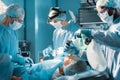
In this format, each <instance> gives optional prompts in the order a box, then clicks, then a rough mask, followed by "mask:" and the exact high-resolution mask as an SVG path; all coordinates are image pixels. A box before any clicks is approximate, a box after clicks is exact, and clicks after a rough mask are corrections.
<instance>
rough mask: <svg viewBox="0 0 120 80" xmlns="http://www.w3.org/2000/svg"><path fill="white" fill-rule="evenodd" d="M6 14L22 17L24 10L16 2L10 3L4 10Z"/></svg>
mask: <svg viewBox="0 0 120 80" xmlns="http://www.w3.org/2000/svg"><path fill="white" fill-rule="evenodd" d="M6 15H7V16H10V17H16V18H24V16H25V12H24V9H23V8H22V7H20V6H19V5H17V4H11V5H10V6H8V8H7V10H6Z"/></svg>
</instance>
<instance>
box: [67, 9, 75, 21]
mask: <svg viewBox="0 0 120 80" xmlns="http://www.w3.org/2000/svg"><path fill="white" fill-rule="evenodd" d="M69 14H70V16H71V18H72V20H73V22H74V23H76V17H75V15H74V13H73V11H71V10H69Z"/></svg>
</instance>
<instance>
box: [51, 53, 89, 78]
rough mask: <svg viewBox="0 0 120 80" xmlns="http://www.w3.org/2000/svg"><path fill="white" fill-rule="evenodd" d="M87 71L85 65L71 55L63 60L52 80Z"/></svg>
mask: <svg viewBox="0 0 120 80" xmlns="http://www.w3.org/2000/svg"><path fill="white" fill-rule="evenodd" d="M86 70H87V64H86V63H85V62H84V61H81V60H79V58H77V57H74V56H72V55H70V56H67V57H65V58H64V64H63V66H61V67H59V68H58V69H57V70H56V71H55V73H54V74H53V76H52V80H54V79H57V78H58V77H61V76H66V75H69V76H71V75H74V74H76V73H81V72H84V71H86Z"/></svg>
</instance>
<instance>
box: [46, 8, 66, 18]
mask: <svg viewBox="0 0 120 80" xmlns="http://www.w3.org/2000/svg"><path fill="white" fill-rule="evenodd" d="M65 13H66V11H63V10H62V9H60V8H59V7H52V8H50V12H49V14H48V19H49V20H50V19H54V20H66V14H65Z"/></svg>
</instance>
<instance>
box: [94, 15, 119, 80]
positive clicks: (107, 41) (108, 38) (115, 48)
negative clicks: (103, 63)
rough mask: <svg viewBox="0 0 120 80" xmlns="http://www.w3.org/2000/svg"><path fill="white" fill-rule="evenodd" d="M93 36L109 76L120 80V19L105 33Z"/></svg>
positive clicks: (96, 33)
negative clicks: (104, 60) (101, 53)
mask: <svg viewBox="0 0 120 80" xmlns="http://www.w3.org/2000/svg"><path fill="white" fill-rule="evenodd" d="M93 36H94V39H95V41H96V42H97V43H99V44H101V48H100V49H101V50H102V51H103V53H104V55H105V58H106V60H107V64H108V69H109V73H110V75H112V77H113V78H114V80H120V76H119V75H120V45H119V44H120V17H118V18H117V19H116V20H115V21H114V24H113V25H112V26H110V28H109V29H108V30H107V31H97V32H95V33H94V34H93ZM102 45H103V46H102Z"/></svg>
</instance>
